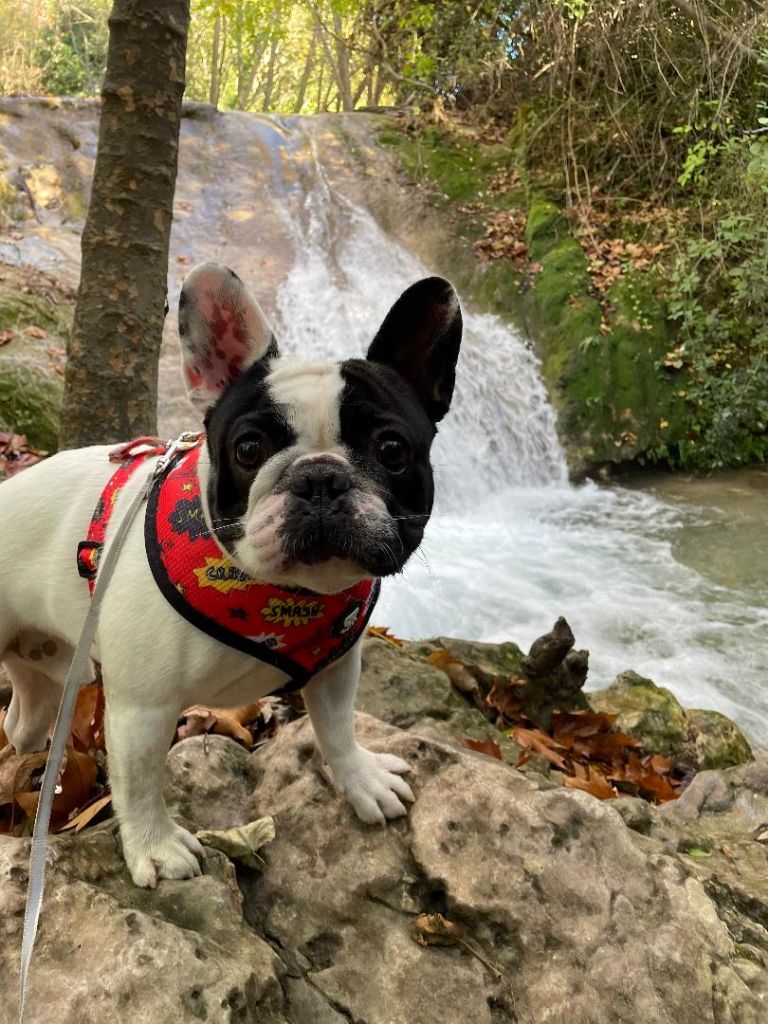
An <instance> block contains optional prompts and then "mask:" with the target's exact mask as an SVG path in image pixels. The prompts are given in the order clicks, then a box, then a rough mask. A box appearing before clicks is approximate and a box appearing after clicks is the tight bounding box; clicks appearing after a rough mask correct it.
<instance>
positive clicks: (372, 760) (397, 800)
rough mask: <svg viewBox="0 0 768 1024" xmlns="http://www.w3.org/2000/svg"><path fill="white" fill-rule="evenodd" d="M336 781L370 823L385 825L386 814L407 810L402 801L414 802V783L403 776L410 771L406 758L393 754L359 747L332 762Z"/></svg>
mask: <svg viewBox="0 0 768 1024" xmlns="http://www.w3.org/2000/svg"><path fill="white" fill-rule="evenodd" d="M331 771H332V773H333V784H334V786H335V788H336V790H337V791H338V792H339V793H341V794H342V795H343V796H345V797H346V799H347V800H348V801H349V803H351V804H352V806H353V807H354V809H355V813H356V814H357V816H358V818H360V819H361V820H362V821H365V822H367V823H368V824H369V825H384V824H386V821H387V818H401V817H402V816H403V815H404V814H407V813H408V811H407V808H406V807H405V805H404V804H403V801H404V800H405V801H407V802H408V803H413V800H414V799H415V798H414V795H413V793H412V792H411V787H410V786H409V785H408V783H407V782H406V781H405V779H403V778H401V777H400V776H401V775H402V774H403V773H404V772H408V771H410V766H409V765H408V763H407V761H404V760H403V759H402V758H401V757H395V755H394V754H376V753H374V752H373V751H372V750H366V749H365V748H364V747H357V748H356V750H355V751H354V752H353V753H352V754H351V755H350V756H349V757H347V758H344V759H343V760H341V761H336V762H335V763H334V764H333V765H332V766H331Z"/></svg>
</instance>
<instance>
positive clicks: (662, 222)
mask: <svg viewBox="0 0 768 1024" xmlns="http://www.w3.org/2000/svg"><path fill="white" fill-rule="evenodd" d="M572 216H573V220H574V222H575V227H574V234H575V236H576V238H577V239H578V240H579V242H580V244H581V247H582V249H583V250H584V254H585V256H586V257H587V263H588V267H589V274H590V277H591V280H592V287H593V288H594V289H595V291H596V292H597V294H598V296H599V297H602V296H604V295H605V294H606V292H608V291H609V290H610V288H611V286H612V285H613V284H614V283H615V282H616V281H617V280H618V279H619V278H620V277H621V276H622V274H624V273H626V272H627V271H628V270H635V271H642V270H647V269H649V268H651V267H653V266H655V265H657V264H658V263H659V260H660V259H661V258H662V257H663V255H664V254H665V253H666V252H667V251H668V250H669V249H670V245H671V240H672V237H673V235H674V232H675V228H676V226H679V223H680V220H681V218H682V217H683V216H684V213H682V211H675V210H671V209H670V208H668V207H665V206H663V205H660V204H658V203H653V202H650V201H649V202H640V201H638V202H637V203H636V204H635V206H634V207H633V208H632V209H626V208H622V207H618V206H613V207H610V206H608V205H607V204H603V205H601V206H599V207H598V206H596V205H593V204H589V203H582V204H580V205H579V206H577V207H575V208H574V210H573V211H572Z"/></svg>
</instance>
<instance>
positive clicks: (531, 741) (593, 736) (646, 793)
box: [510, 710, 681, 803]
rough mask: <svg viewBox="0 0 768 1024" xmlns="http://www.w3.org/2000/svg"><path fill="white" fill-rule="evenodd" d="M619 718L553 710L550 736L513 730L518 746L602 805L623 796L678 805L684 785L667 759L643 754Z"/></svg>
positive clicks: (522, 728) (516, 727) (536, 730)
mask: <svg viewBox="0 0 768 1024" xmlns="http://www.w3.org/2000/svg"><path fill="white" fill-rule="evenodd" d="M615 721H616V716H615V715H609V714H605V713H604V712H595V711H580V710H575V711H555V712H553V714H552V728H551V730H550V732H545V731H544V730H543V729H540V728H537V727H536V726H531V725H530V724H529V725H528V726H527V727H525V726H521V725H513V726H512V728H511V732H510V734H511V736H512V737H513V739H515V740H516V741H517V742H518V743H519V744H520V746H522V747H525V748H526V749H527V750H531V751H533V752H535V753H537V754H540V755H541V756H542V757H545V758H546V759H547V761H549V763H550V764H551V765H552V766H553V767H555V768H557V769H558V770H559V771H562V772H564V773H565V775H566V778H565V779H564V783H565V785H566V786H570V787H571V788H573V789H581V790H584V792H586V793H591V794H592V796H595V797H597V798H598V799H599V800H610V799H611V798H613V797H616V796H619V795H621V794H630V795H632V796H640V797H643V798H644V799H646V800H652V801H654V802H656V803H664V802H666V801H667V800H675V799H677V797H678V796H679V795H680V792H681V783H680V781H679V780H678V779H676V778H675V777H674V775H673V770H674V765H673V763H672V761H671V760H670V759H669V758H666V757H660V756H659V755H645V756H643V754H642V743H641V742H640V740H638V739H636V738H635V737H634V736H629V735H627V734H626V733H623V732H621V731H619V730H618V729H616V728H615V726H614V722H615Z"/></svg>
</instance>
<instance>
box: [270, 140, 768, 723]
mask: <svg viewBox="0 0 768 1024" xmlns="http://www.w3.org/2000/svg"><path fill="white" fill-rule="evenodd" d="M296 131H297V132H298V133H299V136H300V138H299V139H297V138H296V137H295V136H294V137H293V139H292V141H291V146H290V150H289V151H288V152H286V153H285V158H286V159H289V160H291V161H296V160H297V159H298V156H297V154H298V152H299V150H300V149H302V148H303V149H304V150H305V153H304V162H303V170H302V172H301V173H300V174H298V175H295V176H293V177H292V178H291V179H290V181H289V183H288V185H287V187H286V188H285V190H284V192H283V196H282V206H281V211H282V219H283V223H284V225H285V231H286V233H287V234H288V236H289V237H290V238H291V240H292V243H293V254H294V255H293V263H292V265H291V267H290V269H289V271H288V273H287V275H286V276H285V278H284V280H283V282H282V284H281V285H280V287H279V290H278V294H277V331H278V336H279V338H280V343H281V346H282V347H283V349H284V350H285V351H286V352H289V353H291V354H295V355H307V356H311V357H313V358H315V357H317V356H321V357H326V358H329V359H344V358H347V357H349V356H362V355H363V354H364V353H365V350H366V347H367V345H368V343H369V342H370V340H371V339H372V337H373V335H374V334H375V332H376V329H377V328H378V326H379V324H380V322H381V320H382V319H383V317H384V316H385V314H386V312H387V310H388V309H389V307H390V305H391V304H392V302H393V301H394V300H395V299H396V298H397V296H398V295H399V294H400V292H401V291H403V289H405V288H406V287H408V285H410V284H412V283H413V282H414V281H416V280H418V279H419V278H421V277H425V276H428V275H429V274H431V273H433V272H434V271H433V270H432V268H430V267H427V266H424V265H423V264H422V263H421V262H420V261H419V260H418V259H417V258H416V257H415V256H414V255H413V254H412V253H410V252H407V251H406V250H405V249H404V248H403V247H402V246H401V245H399V244H398V243H397V242H396V241H395V240H394V239H392V238H391V237H389V236H388V235H387V234H385V232H384V231H383V230H382V229H381V228H380V226H379V225H378V223H377V222H376V220H375V219H374V218H373V217H372V215H371V214H370V213H369V212H368V211H367V210H366V209H364V208H363V207H362V206H360V205H358V204H356V203H355V202H353V201H352V200H351V199H350V198H349V197H348V196H346V195H344V194H343V192H342V191H340V190H339V189H338V188H337V187H334V186H332V185H331V184H329V181H328V179H327V175H326V173H325V170H324V167H323V164H322V161H321V159H320V158H319V156H318V153H317V147H316V146H315V144H314V140H313V138H312V136H311V134H304V133H303V132H302V130H301V129H296ZM307 149H308V150H309V151H310V152H311V159H308V158H307V153H306V150H307ZM464 323H465V330H464V339H463V343H462V351H461V356H460V360H459V365H458V369H457V380H456V390H455V394H454V402H453V406H452V408H451V411H450V413H449V414H448V416H447V417H446V419H445V420H444V421H443V423H441V424H440V430H439V434H438V437H437V439H436V441H435V445H434V449H433V464H434V466H435V476H436V491H437V498H436V505H435V512H434V514H433V517H432V519H431V521H430V523H429V526H428V527H427V531H426V534H425V540H424V544H423V546H422V549H421V551H420V552H419V553H417V555H416V556H414V558H412V560H411V562H410V563H409V565H408V566H407V567H406V570H405V572H404V573H403V574H402V576H401V577H399V578H397V579H393V580H387V581H385V585H384V588H383V593H382V598H381V602H380V605H379V607H378V609H377V612H376V614H375V621H377V622H379V623H381V624H384V625H387V626H389V627H390V628H391V629H392V630H393V632H394V633H395V634H399V635H402V636H404V637H421V636H428V635H435V634H440V633H443V634H452V635H455V636H464V637H472V638H475V639H480V640H488V641H501V640H507V639H515V640H517V641H518V642H519V643H521V644H523V645H525V644H527V643H530V642H531V641H532V640H533V639H534V638H535V637H536V636H537V635H539V634H541V633H543V632H545V631H546V630H547V629H549V628H550V627H551V625H552V623H553V622H554V620H555V619H556V618H557V616H558V615H565V617H566V618H567V619H568V621H569V622H570V624H571V627H572V628H573V630H574V633H575V635H576V637H577V642H578V644H579V645H580V646H585V647H588V648H589V649H590V652H591V657H590V664H591V672H590V681H591V685H592V686H601V685H606V684H607V683H609V682H610V681H611V680H612V679H613V678H614V677H615V676H616V674H617V673H618V672H620V671H623V670H624V669H627V668H634V669H635V670H636V671H638V672H640V673H641V674H645V675H648V676H650V677H651V678H653V679H654V680H655V681H656V682H657V683H659V684H662V685H666V686H669V687H670V688H671V689H672V690H673V691H674V692H675V693H676V694H677V695H678V697H679V698H680V699H681V700H682V701H683V702H685V703H688V704H690V705H694V706H707V707H715V708H718V709H720V710H722V711H724V712H725V713H728V714H730V715H732V716H733V717H735V718H736V719H737V720H739V721H740V722H741V723H742V724H743V725H744V726H746V727H749V728H750V729H751V731H752V733H753V735H758V736H763V737H768V704H767V703H766V701H765V699H764V698H762V697H758V696H757V695H758V694H759V692H760V684H761V681H762V673H763V662H762V651H763V647H764V644H763V641H762V640H761V639H760V635H761V634H760V632H759V631H760V630H762V636H765V631H766V626H768V614H766V612H765V611H764V610H761V609H760V608H759V607H757V606H752V605H751V604H750V603H749V601H747V600H745V599H744V597H743V595H741V594H739V593H736V592H731V591H728V590H727V589H726V588H723V587H719V586H716V585H715V584H713V583H712V582H711V581H709V580H707V579H705V578H704V577H702V576H701V575H699V574H698V573H696V572H695V571H693V570H692V569H691V568H689V567H688V566H686V565H684V564H682V563H681V562H680V561H678V560H677V559H676V557H675V547H676V543H677V539H678V537H679V535H680V533H681V531H684V530H686V529H690V528H692V527H695V526H697V525H698V526H699V527H705V526H706V523H705V522H704V517H703V516H702V514H701V513H700V512H698V511H697V510H695V509H693V510H692V509H690V508H684V507H679V506H673V505H671V504H668V503H664V502H662V501H659V500H658V499H656V498H654V497H653V496H651V495H649V494H644V493H642V492H638V491H630V490H624V489H620V488H613V487H612V488H607V487H599V486H596V485H594V484H586V485H582V486H578V487H576V486H571V485H570V484H569V483H568V480H567V470H566V464H565V459H564V456H563V453H562V450H561V448H560V445H559V443H558V440H557V436H556V432H555V419H554V413H553V410H552V408H551V406H550V404H549V402H548V399H547V395H546V392H545V390H544V387H543V384H542V381H541V378H540V375H539V363H538V360H537V358H536V356H535V354H534V353H533V351H532V350H531V348H530V346H529V345H528V344H527V342H526V340H525V338H524V337H523V336H522V335H521V334H520V333H519V332H518V331H516V330H515V329H514V328H512V327H510V326H509V325H507V324H505V323H503V322H502V321H501V320H500V319H499V318H497V317H495V316H493V315H490V314H483V313H478V312H476V311H473V310H472V309H471V308H466V306H465V310H464ZM736 665H738V672H734V669H735V667H736ZM746 693H750V694H751V696H750V697H749V698H747V699H745V695H746Z"/></svg>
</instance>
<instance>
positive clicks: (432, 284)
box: [367, 277, 462, 423]
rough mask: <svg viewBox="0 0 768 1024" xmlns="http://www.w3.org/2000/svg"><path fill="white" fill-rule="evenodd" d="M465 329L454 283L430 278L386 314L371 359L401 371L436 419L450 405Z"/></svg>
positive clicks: (428, 413)
mask: <svg viewBox="0 0 768 1024" xmlns="http://www.w3.org/2000/svg"><path fill="white" fill-rule="evenodd" d="M461 329H462V321H461V308H460V306H459V297H458V295H457V294H456V292H455V290H454V288H453V286H452V285H451V284H449V283H448V281H445V280H443V278H442V277H427V278H425V279H424V280H423V281H417V283H416V284H413V285H411V287H410V288H408V289H407V290H406V291H404V292H403V294H402V295H401V296H400V298H399V299H398V300H397V302H396V303H395V304H394V306H393V307H392V309H390V311H389V313H387V315H386V317H385V319H384V323H383V324H382V325H381V327H380V328H379V332H378V334H377V335H376V337H375V338H374V339H373V341H372V342H371V347H370V348H369V349H368V357H367V358H368V359H369V360H371V361H372V362H374V363H384V364H385V365H387V366H391V367H392V369H393V370H396V371H397V372H398V373H399V374H400V376H401V377H402V378H403V379H404V380H405V381H407V382H408V384H410V386H411V388H412V389H413V390H414V391H415V393H416V395H417V396H418V398H419V400H420V401H421V404H422V405H423V406H424V409H425V410H426V412H427V415H428V416H429V417H430V419H431V420H432V422H433V423H437V422H438V420H441V419H442V418H443V416H445V414H446V413H447V412H448V409H449V408H450V405H451V397H452V395H453V385H454V382H455V380H456V360H457V359H458V358H459V346H460V345H461Z"/></svg>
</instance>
